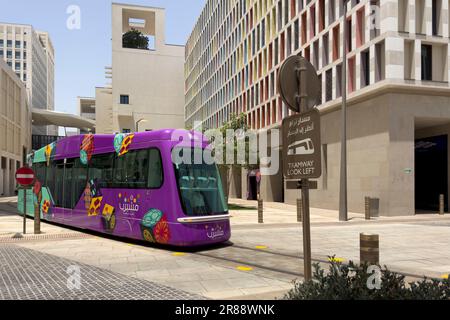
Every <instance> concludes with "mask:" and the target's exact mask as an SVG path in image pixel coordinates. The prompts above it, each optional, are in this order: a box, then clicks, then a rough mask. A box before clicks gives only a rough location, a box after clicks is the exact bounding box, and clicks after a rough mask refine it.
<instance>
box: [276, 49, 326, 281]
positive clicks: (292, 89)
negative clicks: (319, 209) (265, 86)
mask: <svg viewBox="0 0 450 320" xmlns="http://www.w3.org/2000/svg"><path fill="white" fill-rule="evenodd" d="M320 86H321V83H320V81H319V77H318V76H317V70H316V69H315V68H314V66H313V65H312V64H311V63H310V62H309V61H307V60H306V59H305V58H303V57H301V56H291V57H289V58H288V59H286V60H285V61H284V62H283V65H282V66H281V69H280V72H279V75H278V88H279V92H280V95H281V98H282V99H283V101H284V103H285V104H286V105H287V106H288V107H289V109H291V110H292V111H294V112H296V113H298V114H294V115H292V116H290V117H286V118H284V119H283V124H282V128H283V171H284V172H283V175H284V177H285V179H286V180H287V182H288V183H287V186H288V187H289V186H290V185H292V183H297V186H294V188H300V189H301V199H302V209H303V210H302V211H303V217H302V218H303V219H302V227H303V263H304V269H303V270H304V271H303V274H304V279H305V281H311V280H312V271H311V269H312V268H311V229H310V228H311V226H310V211H309V189H310V188H311V184H310V183H311V182H310V181H309V179H316V178H319V177H320V176H321V174H322V160H321V148H320V146H321V142H320V113H319V111H318V110H317V109H315V108H314V107H315V106H316V105H317V103H318V101H319V99H318V98H319V92H320ZM289 188H290V187H289Z"/></svg>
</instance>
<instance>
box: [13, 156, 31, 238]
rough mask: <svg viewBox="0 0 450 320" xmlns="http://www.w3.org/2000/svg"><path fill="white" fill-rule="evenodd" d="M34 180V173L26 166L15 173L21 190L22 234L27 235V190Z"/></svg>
mask: <svg viewBox="0 0 450 320" xmlns="http://www.w3.org/2000/svg"><path fill="white" fill-rule="evenodd" d="M34 178H35V175H34V171H33V170H32V169H31V168H29V167H28V166H26V165H25V166H24V167H22V168H19V169H18V170H17V171H16V181H17V183H18V184H19V185H20V189H21V190H23V234H26V233H27V190H28V187H29V186H31V185H33V183H34Z"/></svg>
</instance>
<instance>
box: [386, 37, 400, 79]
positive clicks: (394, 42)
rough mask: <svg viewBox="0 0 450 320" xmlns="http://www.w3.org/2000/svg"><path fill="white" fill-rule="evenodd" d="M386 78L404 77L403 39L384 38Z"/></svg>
mask: <svg viewBox="0 0 450 320" xmlns="http://www.w3.org/2000/svg"><path fill="white" fill-rule="evenodd" d="M385 46H386V47H385V48H386V78H389V79H400V80H402V79H404V75H405V71H404V68H405V65H404V50H405V43H404V41H399V39H398V38H389V37H388V38H386V41H385Z"/></svg>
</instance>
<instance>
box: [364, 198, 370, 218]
mask: <svg viewBox="0 0 450 320" xmlns="http://www.w3.org/2000/svg"><path fill="white" fill-rule="evenodd" d="M364 208H365V211H364V212H365V215H366V220H370V197H365V198H364Z"/></svg>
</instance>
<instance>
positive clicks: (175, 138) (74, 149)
mask: <svg viewBox="0 0 450 320" xmlns="http://www.w3.org/2000/svg"><path fill="white" fill-rule="evenodd" d="M117 135H118V134H93V135H92V136H93V137H94V140H93V146H94V148H93V154H102V153H110V152H115V149H114V139H115V137H116V136H117ZM123 135H125V136H128V135H132V136H133V140H132V144H131V145H130V150H136V149H144V148H146V147H150V143H151V142H155V141H171V142H173V143H174V144H179V143H180V142H183V143H182V145H184V144H185V145H186V146H189V145H191V144H192V142H193V141H203V143H202V146H205V145H207V142H208V140H207V139H205V138H204V136H203V135H202V134H201V133H199V132H194V131H188V130H184V129H162V130H155V131H147V132H136V133H129V134H123ZM85 137H86V135H75V136H70V137H66V138H63V139H61V140H58V141H56V142H53V143H51V144H49V145H47V146H45V147H43V148H41V149H39V150H37V151H35V153H34V158H33V161H34V162H45V161H47V157H46V153H50V155H51V156H50V157H51V158H52V159H53V160H60V159H64V158H77V157H79V156H80V149H81V144H82V142H83V139H84V138H85ZM202 139H203V140H202Z"/></svg>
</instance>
